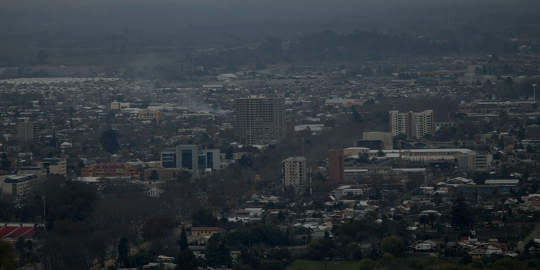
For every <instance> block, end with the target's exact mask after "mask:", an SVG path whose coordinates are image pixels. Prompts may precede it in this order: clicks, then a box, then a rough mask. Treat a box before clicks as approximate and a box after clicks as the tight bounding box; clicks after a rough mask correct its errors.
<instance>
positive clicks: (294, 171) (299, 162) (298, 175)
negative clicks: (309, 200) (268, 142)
mask: <svg viewBox="0 0 540 270" xmlns="http://www.w3.org/2000/svg"><path fill="white" fill-rule="evenodd" d="M281 179H282V182H283V188H288V187H292V188H294V190H295V191H296V192H297V193H301V192H305V191H306V190H308V189H309V187H310V175H309V172H308V168H307V162H306V158H305V157H290V158H287V159H285V160H283V161H282V162H281Z"/></svg>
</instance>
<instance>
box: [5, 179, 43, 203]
mask: <svg viewBox="0 0 540 270" xmlns="http://www.w3.org/2000/svg"><path fill="white" fill-rule="evenodd" d="M37 179H38V176H37V175H35V174H24V175H6V176H2V178H1V181H0V186H1V190H2V194H4V195H8V196H11V197H12V198H13V199H14V201H15V203H16V204H20V203H21V202H23V201H24V199H26V197H27V196H28V195H29V194H30V192H31V191H32V188H33V187H34V185H35V183H36V181H37Z"/></svg>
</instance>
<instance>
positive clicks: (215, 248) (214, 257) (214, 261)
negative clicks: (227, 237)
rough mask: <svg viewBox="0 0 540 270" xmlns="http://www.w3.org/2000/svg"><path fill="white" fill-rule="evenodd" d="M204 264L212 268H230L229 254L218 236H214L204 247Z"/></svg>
mask: <svg viewBox="0 0 540 270" xmlns="http://www.w3.org/2000/svg"><path fill="white" fill-rule="evenodd" d="M206 262H207V263H208V265H209V266H212V267H217V266H227V267H231V265H232V258H231V252H230V250H229V249H228V248H227V246H225V241H224V239H223V238H222V237H221V235H220V234H215V235H213V236H212V237H211V238H210V239H209V240H208V244H207V245H206Z"/></svg>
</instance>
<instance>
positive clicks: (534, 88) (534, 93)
mask: <svg viewBox="0 0 540 270" xmlns="http://www.w3.org/2000/svg"><path fill="white" fill-rule="evenodd" d="M532 87H533V101H534V102H536V83H533V84H532Z"/></svg>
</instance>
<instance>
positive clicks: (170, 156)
mask: <svg viewBox="0 0 540 270" xmlns="http://www.w3.org/2000/svg"><path fill="white" fill-rule="evenodd" d="M161 167H162V168H168V169H172V168H178V165H177V163H176V152H161Z"/></svg>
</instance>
